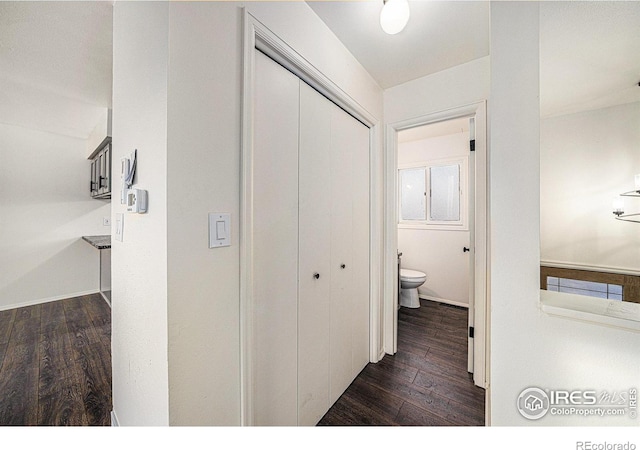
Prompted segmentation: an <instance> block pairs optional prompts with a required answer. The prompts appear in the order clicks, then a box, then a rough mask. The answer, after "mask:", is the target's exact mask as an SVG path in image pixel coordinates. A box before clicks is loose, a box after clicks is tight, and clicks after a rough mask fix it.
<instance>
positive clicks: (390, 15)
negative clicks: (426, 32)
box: [380, 0, 410, 34]
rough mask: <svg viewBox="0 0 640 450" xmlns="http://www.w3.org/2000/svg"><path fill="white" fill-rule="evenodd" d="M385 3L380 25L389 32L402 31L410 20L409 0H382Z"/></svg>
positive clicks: (381, 12)
mask: <svg viewBox="0 0 640 450" xmlns="http://www.w3.org/2000/svg"><path fill="white" fill-rule="evenodd" d="M382 1H383V2H384V5H383V6H382V11H380V26H381V27H382V30H383V31H384V32H385V33H387V34H397V33H400V32H401V31H402V30H403V29H404V27H405V26H407V22H408V21H409V15H410V11H409V2H408V0H382Z"/></svg>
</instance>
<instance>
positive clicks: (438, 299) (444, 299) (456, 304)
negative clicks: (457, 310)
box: [418, 294, 469, 309]
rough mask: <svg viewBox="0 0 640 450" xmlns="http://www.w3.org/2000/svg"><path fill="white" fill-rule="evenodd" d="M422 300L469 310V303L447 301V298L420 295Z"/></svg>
mask: <svg viewBox="0 0 640 450" xmlns="http://www.w3.org/2000/svg"><path fill="white" fill-rule="evenodd" d="M418 296H419V297H420V298H421V299H422V300H429V301H432V302H438V303H445V304H447V305H453V306H460V307H462V308H467V309H469V304H468V303H462V302H457V301H455V300H447V299H446V298H437V297H427V296H426V295H422V294H420V295H418Z"/></svg>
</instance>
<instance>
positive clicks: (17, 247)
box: [0, 124, 110, 310]
mask: <svg viewBox="0 0 640 450" xmlns="http://www.w3.org/2000/svg"><path fill="white" fill-rule="evenodd" d="M85 145H86V143H85V140H83V139H78V138H73V137H67V136H62V135H58V134H53V133H48V132H43V131H37V130H31V129H28V128H23V127H19V126H14V125H6V124H0V273H1V274H2V276H1V277H0V310H2V309H10V308H14V307H17V306H20V305H26V304H33V303H40V302H43V301H48V300H57V299H62V298H67V297H73V296H76V295H82V294H86V293H90V292H97V291H98V289H99V276H100V265H99V261H100V260H99V255H100V254H99V251H98V250H96V249H95V248H94V247H92V246H91V245H89V244H88V243H87V242H85V241H83V240H82V236H85V235H97V234H109V232H110V229H109V227H104V226H103V225H102V218H103V217H109V215H110V206H109V201H108V200H94V199H92V198H91V197H90V196H89V189H88V185H89V161H88V160H87V155H86V149H85Z"/></svg>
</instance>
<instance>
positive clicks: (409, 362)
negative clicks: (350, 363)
mask: <svg viewBox="0 0 640 450" xmlns="http://www.w3.org/2000/svg"><path fill="white" fill-rule="evenodd" d="M420 303H421V307H420V308H416V309H410V308H400V311H399V312H398V352H397V353H396V354H395V355H393V356H392V355H386V356H385V357H384V358H383V359H382V361H380V362H378V363H377V364H368V365H367V366H366V367H365V368H364V370H363V371H362V372H361V373H360V374H359V375H358V377H356V379H355V380H354V381H353V383H351V385H350V386H349V388H348V389H347V390H346V391H345V392H344V394H342V396H341V397H340V398H339V399H338V400H337V401H336V403H335V404H334V405H333V406H332V407H331V409H329V411H328V412H327V413H326V414H325V416H324V417H323V418H322V419H321V420H320V422H319V423H318V425H329V426H337V425H422V426H424V425H432V426H453V425H475V426H483V425H484V394H485V393H484V389H481V388H479V387H477V386H475V385H474V384H473V381H472V379H471V375H470V374H469V373H467V310H466V309H464V308H458V307H455V306H449V305H444V304H441V303H435V302H430V301H426V300H421V301H420Z"/></svg>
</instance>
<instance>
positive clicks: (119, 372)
mask: <svg viewBox="0 0 640 450" xmlns="http://www.w3.org/2000/svg"><path fill="white" fill-rule="evenodd" d="M241 6H243V4H242V3H234V2H184V3H183V2H171V3H170V5H167V4H159V3H149V4H146V3H144V2H143V3H138V2H132V3H130V2H123V3H121V2H116V4H115V17H114V22H115V25H114V102H113V136H114V151H118V152H119V153H114V158H119V157H120V156H121V155H122V152H123V151H124V149H131V148H133V147H134V146H135V147H137V148H138V154H139V157H140V160H139V169H138V170H139V183H140V185H141V187H143V188H146V189H149V201H150V211H149V213H148V214H147V215H144V216H138V217H134V216H130V215H129V216H127V217H126V220H127V222H126V223H125V242H124V243H121V244H119V243H116V245H114V247H113V249H112V260H113V265H114V274H113V303H114V309H113V315H114V318H113V335H114V338H113V366H114V374H113V383H114V408H115V412H116V414H117V416H118V419H119V422H120V424H122V425H136V424H142V423H145V424H147V423H148V424H157V425H163V424H166V423H169V424H172V425H237V424H239V423H240V378H239V364H240V342H239V339H240V337H239V330H240V316H239V297H240V292H239V272H240V253H239V242H238V234H239V223H238V218H239V210H240V157H241V153H240V152H241V149H240V131H241V130H240V126H241V124H240V117H241V115H240V106H241V82H242V75H241V74H242V72H241V70H242V49H241V42H242V26H241V25H242V10H241ZM247 6H248V8H249V10H250V11H251V12H252V13H253V14H254V15H255V16H256V17H257V18H258V19H259V20H260V21H261V22H262V23H263V24H265V25H266V26H267V27H269V28H270V29H271V30H272V31H273V32H274V33H276V34H277V35H279V36H280V37H281V38H283V39H284V40H285V41H288V42H289V43H290V45H291V46H292V47H293V48H294V49H295V50H296V51H297V52H298V53H300V54H302V55H303V56H304V57H305V58H306V59H307V60H308V61H310V62H311V63H312V64H313V65H314V66H315V67H316V68H318V69H319V70H321V71H322V72H324V73H325V74H326V75H328V76H329V77H330V78H331V79H332V80H333V81H334V82H335V83H337V84H338V85H339V86H340V87H341V88H342V89H343V90H344V91H345V92H347V93H348V94H349V95H351V96H352V97H353V98H355V99H356V100H357V101H358V102H359V103H360V104H361V105H363V106H364V107H365V108H367V109H368V110H369V112H370V113H371V114H372V115H373V116H375V117H379V118H381V117H382V91H381V90H380V88H379V87H378V86H377V85H376V84H375V82H374V81H373V80H372V79H371V77H370V76H369V75H368V74H367V73H366V72H365V71H364V69H362V67H361V66H360V65H359V64H358V63H357V61H356V60H355V59H354V58H353V57H352V56H351V55H350V54H348V53H347V52H346V49H345V48H344V46H343V45H342V44H341V43H340V42H339V41H338V39H337V38H336V37H335V36H334V35H333V34H331V33H330V31H329V29H328V28H327V27H326V26H325V25H324V24H323V23H322V22H321V21H320V19H319V18H318V17H317V16H316V15H315V14H314V13H313V11H312V10H311V9H310V8H309V7H308V6H307V5H306V3H304V2H283V3H271V2H268V3H263V2H257V3H251V4H247ZM154 124H156V125H155V126H154ZM165 126H166V129H165V128H163V127H165ZM165 138H166V142H165V141H164V140H163V139H165ZM376 145H377V147H376V148H377V149H378V150H380V149H381V145H380V142H379V141H377V142H376ZM151 158H153V161H150V159H151ZM116 160H117V159H116ZM379 161H380V157H379V156H378V157H377V158H374V163H373V164H374V167H377V169H378V171H379V172H380V171H381V168H380V167H379ZM376 164H378V166H376ZM165 177H166V179H165ZM165 193H166V198H165V197H164V194H165ZM378 208H379V207H378ZM380 209H381V208H380ZM120 210H121V208H120V207H119V205H117V204H115V202H114V213H115V212H117V211H120ZM216 211H217V212H229V213H231V247H227V248H217V249H209V248H208V245H207V244H208V229H207V214H208V213H209V212H216ZM165 225H166V228H164V227H165ZM165 252H166V253H165ZM116 266H117V268H116ZM131 275H134V276H135V277H134V278H131ZM165 277H166V278H165ZM139 279H142V280H145V281H144V284H143V285H142V286H138V285H137V284H136V283H135V280H139ZM165 279H166V280H167V281H166V282H165V281H164V280H165ZM167 330H168V335H167ZM167 361H168V362H167ZM134 368H135V370H134Z"/></svg>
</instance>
